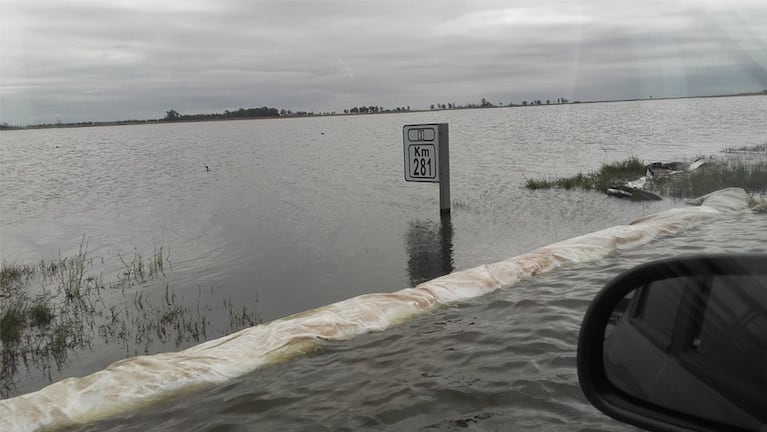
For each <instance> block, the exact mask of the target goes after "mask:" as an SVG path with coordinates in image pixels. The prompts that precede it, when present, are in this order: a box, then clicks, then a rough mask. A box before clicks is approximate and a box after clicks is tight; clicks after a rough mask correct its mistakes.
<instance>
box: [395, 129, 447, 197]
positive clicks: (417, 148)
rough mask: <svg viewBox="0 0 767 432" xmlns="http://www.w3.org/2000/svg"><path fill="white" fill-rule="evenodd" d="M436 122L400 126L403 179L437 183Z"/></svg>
mask: <svg viewBox="0 0 767 432" xmlns="http://www.w3.org/2000/svg"><path fill="white" fill-rule="evenodd" d="M438 126H439V125H436V124H431V125H429V124H427V125H407V126H404V127H403V128H402V136H403V141H404V145H405V181H412V182H431V183H439V166H438V163H439V158H438V157H437V156H438V155H437V151H438V149H439V133H438Z"/></svg>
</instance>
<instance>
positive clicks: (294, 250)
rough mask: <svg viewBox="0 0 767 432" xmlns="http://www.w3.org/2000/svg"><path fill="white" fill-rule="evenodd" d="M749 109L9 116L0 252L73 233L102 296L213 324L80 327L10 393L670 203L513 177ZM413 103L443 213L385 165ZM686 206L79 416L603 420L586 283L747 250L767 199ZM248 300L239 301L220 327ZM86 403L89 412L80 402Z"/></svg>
mask: <svg viewBox="0 0 767 432" xmlns="http://www.w3.org/2000/svg"><path fill="white" fill-rule="evenodd" d="M765 112H767V98H765V97H748V98H721V99H691V100H668V101H644V102H622V103H611V104H593V105H559V106H540V107H528V108H511V109H486V110H470V111H447V112H432V113H412V114H406V115H399V114H391V115H375V116H348V117H328V118H306V119H279V120H256V121H236V122H216V123H189V124H163V125H153V126H132V127H109V128H88V129H53V130H39V131H14V132H4V133H3V135H2V141H1V142H0V146H1V148H2V177H1V178H0V181H1V186H2V197H1V198H0V223H1V225H0V241H1V243H0V255H1V257H2V260H4V261H6V262H9V263H21V262H23V263H28V264H31V265H36V264H37V263H38V262H39V261H40V260H48V261H50V260H54V259H55V258H56V257H67V256H72V255H76V254H77V253H78V247H79V245H80V244H81V241H82V239H83V238H85V239H86V240H87V245H88V256H89V257H90V258H91V259H90V261H89V262H88V263H87V265H88V271H89V272H91V273H92V274H94V275H96V276H98V277H100V278H101V279H102V280H103V281H106V283H105V289H104V290H103V291H102V293H101V298H102V299H103V302H104V304H105V305H110V306H115V305H116V306H118V307H119V309H120V310H123V309H125V310H131V311H132V310H135V307H136V299H137V298H138V299H144V300H140V301H141V302H142V304H144V303H143V302H146V307H147V308H149V307H154V308H155V309H157V310H162V307H163V305H167V303H170V301H169V299H170V298H171V296H173V299H174V300H173V301H174V304H177V305H179V307H181V308H182V309H185V310H187V311H189V312H190V314H191V315H192V316H194V314H195V313H199V314H200V315H198V316H204V317H205V319H206V320H208V321H209V322H208V324H206V330H205V334H204V335H202V334H201V335H198V337H197V338H194V337H189V338H181V339H176V338H173V337H169V338H166V339H165V340H163V339H162V338H153V340H152V341H151V342H148V343H147V341H145V340H137V339H136V337H135V334H137V333H136V332H135V330H136V329H135V328H132V330H134V332H133V333H131V334H132V335H134V337H132V338H130V339H129V340H127V341H122V342H121V343H116V344H115V343H113V342H110V341H108V340H105V338H103V337H95V338H94V339H93V341H92V342H91V343H90V345H89V346H83V347H82V349H78V350H75V351H73V352H70V353H69V354H68V355H67V358H66V359H65V361H63V362H61V364H60V365H58V366H57V367H52V368H51V369H50V370H48V371H39V370H35V368H34V367H33V368H31V370H29V371H23V372H22V374H21V375H20V377H21V378H20V379H19V380H18V382H16V388H15V389H14V390H13V392H12V393H11V396H12V395H16V394H22V393H26V392H29V391H34V390H37V389H39V388H42V387H43V386H45V385H47V384H48V383H49V382H50V380H53V381H57V380H59V379H61V378H64V377H68V376H83V375H87V374H89V373H93V372H96V371H99V370H101V369H103V368H104V367H106V366H107V365H109V364H110V363H112V362H113V361H116V360H120V359H122V358H125V357H126V356H131V355H135V354H144V353H150V354H151V353H157V352H166V351H170V352H173V351H178V350H181V349H184V348H188V347H191V346H194V345H196V344H197V343H199V342H203V341H205V340H212V339H215V338H218V337H221V336H224V335H226V334H229V333H231V332H233V331H235V330H238V329H239V328H244V327H248V326H249V325H250V324H251V323H252V322H253V320H256V321H258V322H261V321H264V322H269V321H272V320H275V319H278V318H281V317H285V316H288V315H291V314H295V313H299V312H303V311H306V310H309V309H313V308H318V307H321V306H324V305H328V304H331V303H335V302H339V301H342V300H345V299H349V298H352V297H355V296H359V295H363V294H369V293H391V292H395V291H400V290H402V289H404V288H408V287H414V286H416V285H417V284H419V283H422V282H425V281H429V280H431V279H433V278H436V277H438V276H441V275H444V274H446V273H450V272H454V271H460V270H465V269H470V268H474V267H476V266H480V265H482V264H490V263H496V262H500V261H503V260H505V259H507V258H509V257H514V256H519V255H523V254H525V253H528V252H531V251H533V250H536V249H538V248H540V247H542V246H545V245H549V244H552V243H556V242H560V241H563V240H567V239H569V238H572V237H576V236H580V235H584V234H588V233H592V232H595V231H599V230H603V229H605V228H609V227H612V226H616V225H625V224H628V223H629V222H631V221H633V220H635V219H637V218H639V217H642V216H645V215H648V214H653V213H658V212H662V211H664V210H668V209H670V208H674V207H683V206H684V203H683V202H682V201H675V200H672V199H667V200H664V201H659V202H652V203H632V202H626V201H621V200H617V199H614V198H610V197H607V196H603V195H600V194H596V193H593V192H582V191H564V190H557V189H553V190H544V191H531V190H528V189H525V188H524V182H525V179H526V178H529V177H538V176H546V175H572V174H575V173H577V172H581V171H584V170H585V171H588V170H593V169H597V168H598V167H599V166H600V165H601V164H602V163H603V162H609V161H614V160H621V159H625V158H627V157H630V156H637V157H639V158H640V159H644V160H646V161H648V162H650V161H654V160H680V159H691V158H694V157H696V156H700V155H706V156H707V155H711V154H718V153H719V152H720V151H721V150H723V149H725V148H733V147H738V146H751V145H758V144H761V143H763V142H764V140H765V136H767V133H766V132H767V127H766V126H765V125H764V122H763V115H764V113H765ZM427 122H448V123H449V124H450V136H451V177H452V196H453V217H452V220H451V222H450V224H449V225H445V224H442V222H441V221H440V219H439V211H438V195H437V188H436V185H429V184H408V183H405V182H404V179H403V167H402V141H401V139H402V138H401V128H402V125H404V124H413V123H427ZM205 165H208V166H209V167H210V171H206V170H205ZM760 216H761V217H760ZM700 222H701V223H700V224H698V223H696V224H695V225H694V226H693V227H692V228H689V229H684V230H681V231H680V232H679V233H678V234H675V235H673V236H661V237H660V238H658V239H653V241H651V242H650V243H647V244H637V245H635V246H634V247H632V248H629V249H625V250H620V251H612V252H610V253H609V254H607V255H606V256H604V257H597V258H595V259H592V260H590V261H589V262H587V263H581V264H577V263H576V264H572V265H569V266H565V267H564V268H559V269H554V270H552V271H550V272H547V273H546V274H544V275H540V276H535V277H532V278H529V279H527V278H525V279H524V280H521V281H518V282H517V283H515V284H514V285H513V286H512V287H510V288H508V289H503V285H504V284H500V285H501V286H499V287H500V288H502V289H500V290H498V291H494V292H492V293H490V294H487V295H484V296H480V297H473V298H471V299H463V300H459V301H458V302H454V303H450V304H449V305H448V306H443V307H438V308H436V309H433V310H430V311H428V312H426V313H425V314H422V315H417V316H415V317H414V318H413V319H411V320H404V321H401V322H399V324H398V325H395V326H394V327H393V328H389V329H388V330H386V331H384V332H381V333H373V334H367V335H364V336H361V337H358V338H355V339H350V340H346V341H336V342H330V343H324V344H319V345H315V344H314V343H312V344H311V349H307V350H306V351H307V352H308V353H309V355H306V356H298V357H297V358H295V359H293V360H292V361H289V362H285V363H279V364H275V365H270V366H266V367H263V368H260V369H257V370H256V371H255V372H249V373H246V374H245V375H244V376H232V377H230V379H226V380H222V381H221V383H220V384H217V385H215V386H213V387H208V388H205V389H203V390H200V391H191V392H185V393H184V394H183V396H180V397H175V398H172V399H170V400H164V401H163V402H162V403H161V404H159V405H156V404H153V406H152V407H151V408H149V409H148V408H147V407H146V403H141V402H136V408H137V409H136V410H129V411H128V412H129V414H125V413H122V414H120V415H119V416H118V417H117V418H115V419H113V420H107V421H106V423H95V424H93V425H89V426H86V427H85V430H139V429H147V428H149V429H152V430H182V429H190V430H254V429H259V430H272V429H278V428H285V427H288V428H291V429H294V430H323V429H327V430H338V429H348V430H356V429H360V428H377V429H403V428H404V429H406V430H411V429H434V430H445V429H460V428H465V427H474V426H476V427H478V428H481V429H483V430H485V429H490V430H493V429H499V428H502V427H503V428H507V427H508V426H510V425H513V426H516V427H517V428H520V429H525V430H573V429H581V430H584V429H589V430H591V429H609V430H614V429H615V428H616V427H620V426H618V425H616V423H614V422H612V421H611V420H609V419H607V418H606V417H604V416H602V415H601V414H599V413H598V412H597V411H596V410H594V409H593V408H591V406H590V405H589V404H588V403H587V402H586V401H585V399H583V397H582V395H581V394H580V390H579V389H578V386H577V378H576V373H575V360H574V356H575V339H576V336H577V330H578V326H579V324H580V319H581V317H582V314H583V312H584V311H585V308H586V305H587V304H588V301H589V299H590V298H591V297H592V296H593V295H594V293H595V292H596V290H598V289H599V288H600V287H601V285H603V284H604V283H605V282H606V281H607V280H609V279H610V278H612V277H614V276H615V275H617V274H618V273H619V272H620V271H621V270H624V269H627V268H629V267H631V266H632V265H634V264H637V263H641V262H645V261H647V260H650V259H653V258H656V257H657V258H661V257H666V256H672V255H675V254H680V253H694V252H698V251H749V250H750V251H758V250H761V251H764V250H765V248H764V246H763V245H764V241H765V240H767V231H766V228H765V227H766V226H767V225H765V223H764V218H763V215H755V214H750V213H749V214H741V213H738V214H728V215H723V216H721V217H719V218H716V219H714V220H710V221H700ZM160 247H162V248H163V249H162V250H163V251H164V252H163V253H162V254H163V255H162V256H163V257H164V259H165V260H166V262H165V264H166V266H167V268H166V269H165V271H164V272H163V274H161V275H157V276H156V277H152V278H148V277H147V278H145V280H134V282H133V283H128V284H123V285H120V286H119V287H118V285H117V284H114V283H113V281H119V280H120V279H121V278H124V276H125V273H126V263H127V268H132V267H131V262H132V261H131V260H132V259H134V258H135V256H137V255H138V256H142V257H144V258H149V257H152V256H154V254H155V253H156V251H157V250H158V249H159V248H160ZM164 299H165V300H164ZM0 301H1V300H0ZM150 305H151V306H150ZM243 308H244V309H243ZM242 310H245V311H246V312H247V313H250V315H248V317H251V319H250V320H244V319H243V320H240V321H234V322H233V321H232V316H233V314H237V313H239V311H242ZM128 322H129V323H135V321H130V320H129V321H128ZM148 367H150V368H151V365H150V366H148ZM59 368H60V369H59ZM136 373H137V374H138V375H140V374H141V372H140V371H137V372H136ZM115 391H117V392H119V389H115ZM212 402H215V403H212ZM81 408H82V407H81ZM88 409H90V410H92V411H93V413H92V416H93V417H92V418H93V419H94V420H95V419H98V418H101V417H103V416H100V415H99V412H98V410H99V408H98V406H97V405H94V406H93V407H90V408H88Z"/></svg>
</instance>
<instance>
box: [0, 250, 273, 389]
mask: <svg viewBox="0 0 767 432" xmlns="http://www.w3.org/2000/svg"><path fill="white" fill-rule="evenodd" d="M87 248H88V242H87V241H86V240H85V239H83V240H82V241H81V243H80V248H79V250H78V252H77V253H75V254H74V255H73V256H71V257H64V258H62V257H59V258H58V259H56V260H53V261H50V262H46V261H41V262H40V263H39V265H38V266H37V267H29V266H27V265H24V264H8V263H3V264H2V268H0V278H1V279H0V282H1V283H2V285H0V288H1V290H0V294H1V295H0V398H2V397H7V396H9V395H11V394H13V393H14V391H15V386H16V384H17V383H18V382H19V381H20V380H21V379H23V376H22V375H23V372H24V371H26V372H27V374H31V373H33V372H35V373H40V372H42V373H44V374H46V375H47V377H48V379H49V380H52V374H51V372H52V370H53V368H54V367H55V368H57V369H59V370H61V368H62V367H63V365H64V364H65V363H66V361H67V359H68V358H69V356H70V353H72V352H74V351H76V350H83V349H88V348H90V347H92V345H93V344H92V342H93V340H94V338H100V339H101V340H102V341H103V342H104V343H105V344H109V345H117V346H120V347H122V348H123V349H124V350H125V355H126V356H130V355H136V354H140V353H150V352H151V351H152V349H153V347H155V346H158V344H159V346H165V345H167V344H169V343H173V344H175V346H176V348H178V347H179V346H181V345H182V344H186V343H190V342H201V341H202V340H205V339H206V338H207V334H208V329H209V326H210V320H209V319H208V317H206V315H205V314H206V313H208V312H213V308H211V307H210V306H205V307H201V306H200V297H201V292H202V291H201V290H200V295H199V296H198V298H197V305H196V307H188V306H186V305H185V304H186V303H188V302H185V301H184V299H183V298H178V297H177V296H176V294H175V292H174V291H173V290H172V289H171V288H170V284H169V283H166V284H165V290H164V292H162V291H159V292H158V291H156V290H152V288H153V286H152V285H146V283H147V282H149V281H150V280H152V279H153V278H157V277H162V276H165V273H166V269H169V268H170V257H169V253H165V252H164V251H165V249H163V248H162V247H160V248H155V250H154V252H153V254H152V257H151V258H150V259H148V260H146V259H144V258H143V257H142V256H141V255H140V254H138V253H135V254H134V256H133V258H132V259H131V261H130V262H128V261H126V260H125V259H123V258H122V257H120V260H121V261H122V262H123V265H124V266H125V270H124V272H123V274H122V275H121V276H120V277H119V278H118V280H117V281H116V282H114V283H113V284H110V285H108V286H107V285H105V284H104V283H103V282H102V278H101V276H100V275H93V274H91V273H90V271H89V269H92V267H93V259H92V258H89V257H88V254H87ZM36 284H39V285H37V286H36ZM133 287H135V288H136V289H135V292H134V293H133V294H132V296H133V301H130V300H128V297H127V296H128V295H131V294H130V289H131V288H133ZM106 290H109V291H110V292H112V293H113V294H111V295H110V296H102V293H103V292H105V291H106ZM126 290H127V292H126ZM33 293H38V294H33ZM120 294H122V296H120ZM105 298H106V299H111V302H110V301H105ZM225 306H226V307H227V309H228V312H229V328H228V330H229V331H234V330H239V329H241V328H243V327H246V326H252V325H255V324H259V323H260V322H262V320H261V318H260V315H259V314H257V313H256V312H251V311H249V310H248V309H247V308H246V307H243V308H242V311H241V312H235V311H234V308H233V306H232V305H231V303H229V304H228V305H227V304H225ZM225 313H226V311H225ZM155 349H156V348H155ZM164 349H167V348H164Z"/></svg>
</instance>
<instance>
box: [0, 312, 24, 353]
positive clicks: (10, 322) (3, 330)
mask: <svg viewBox="0 0 767 432" xmlns="http://www.w3.org/2000/svg"><path fill="white" fill-rule="evenodd" d="M24 312H25V308H24V305H23V304H21V303H14V304H10V305H8V306H7V307H5V308H3V309H2V311H0V342H2V344H3V346H4V347H8V346H10V345H14V344H16V343H17V342H18V341H19V339H21V333H22V331H23V330H24V327H25V326H26V316H25V315H26V314H25V313H24Z"/></svg>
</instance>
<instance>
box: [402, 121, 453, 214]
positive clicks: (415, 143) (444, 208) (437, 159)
mask: <svg viewBox="0 0 767 432" xmlns="http://www.w3.org/2000/svg"><path fill="white" fill-rule="evenodd" d="M402 142H403V145H404V148H405V181H409V182H429V183H439V214H440V217H441V218H443V219H445V218H450V154H449V143H450V137H449V134H448V125H447V123H432V124H420V125H405V126H404V127H403V128H402Z"/></svg>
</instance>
